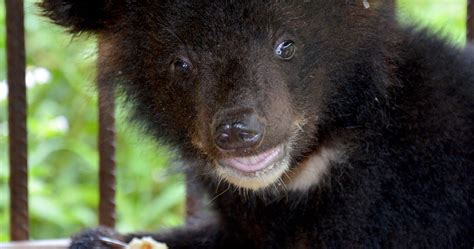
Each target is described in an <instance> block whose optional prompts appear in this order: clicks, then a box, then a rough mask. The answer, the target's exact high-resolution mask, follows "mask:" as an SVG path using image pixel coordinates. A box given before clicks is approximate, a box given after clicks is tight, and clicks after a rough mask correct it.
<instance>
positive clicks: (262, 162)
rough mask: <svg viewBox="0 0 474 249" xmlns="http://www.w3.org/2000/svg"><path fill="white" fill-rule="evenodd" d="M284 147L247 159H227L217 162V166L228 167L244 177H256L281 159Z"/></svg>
mask: <svg viewBox="0 0 474 249" xmlns="http://www.w3.org/2000/svg"><path fill="white" fill-rule="evenodd" d="M283 152H284V147H283V146H281V145H280V146H277V147H274V148H272V149H269V150H267V151H264V152H262V153H260V154H257V155H252V156H248V157H229V158H224V159H221V160H219V164H220V165H222V166H224V167H230V168H232V169H234V170H236V171H239V172H240V173H241V174H243V175H246V176H258V175H259V174H263V173H265V172H266V171H268V170H271V168H273V166H274V165H275V162H277V161H279V160H281V159H282V156H283V154H284V153H283Z"/></svg>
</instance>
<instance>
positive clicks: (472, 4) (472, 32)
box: [467, 0, 474, 42]
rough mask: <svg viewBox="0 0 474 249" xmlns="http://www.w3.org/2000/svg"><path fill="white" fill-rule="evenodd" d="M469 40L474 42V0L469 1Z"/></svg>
mask: <svg viewBox="0 0 474 249" xmlns="http://www.w3.org/2000/svg"><path fill="white" fill-rule="evenodd" d="M467 40H468V41H470V42H472V41H474V0H467Z"/></svg>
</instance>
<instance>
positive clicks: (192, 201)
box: [186, 174, 205, 225]
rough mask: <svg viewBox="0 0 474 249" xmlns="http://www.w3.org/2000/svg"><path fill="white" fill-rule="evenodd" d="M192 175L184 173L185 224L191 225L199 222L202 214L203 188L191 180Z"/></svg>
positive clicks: (203, 205)
mask: <svg viewBox="0 0 474 249" xmlns="http://www.w3.org/2000/svg"><path fill="white" fill-rule="evenodd" d="M193 179H195V177H194V176H192V175H190V174H186V224H188V225H191V224H194V222H199V220H200V217H201V216H202V215H204V211H205V210H204V207H205V204H204V198H203V196H202V193H203V191H204V190H203V189H202V188H201V187H200V185H198V184H197V183H196V182H194V181H193Z"/></svg>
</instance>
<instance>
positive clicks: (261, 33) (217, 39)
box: [131, 0, 304, 44]
mask: <svg viewBox="0 0 474 249" xmlns="http://www.w3.org/2000/svg"><path fill="white" fill-rule="evenodd" d="M157 2H160V1H156V2H154V3H149V4H150V5H149V6H147V7H142V8H140V9H141V11H140V12H135V14H134V16H132V17H131V18H135V19H136V20H135V22H133V23H140V24H141V25H146V26H147V30H146V32H148V33H150V32H152V33H155V34H156V35H157V36H159V37H160V38H163V37H166V36H174V37H175V38H177V37H179V38H180V39H182V40H185V42H189V43H197V44H207V43H222V41H223V40H229V39H233V40H234V41H235V40H248V39H252V38H267V37H269V36H272V35H275V34H276V33H278V32H279V31H281V30H284V29H288V30H291V29H292V27H290V26H293V27H301V26H302V25H301V23H298V20H299V19H302V17H303V16H304V6H303V5H304V1H292V2H284V1H281V2H280V1H249V0H239V1H237V0H236V1H232V0H225V1H216V0H212V1H202V0H199V1H189V0H188V1H170V2H169V3H167V4H159V3H157ZM169 38H171V37H169Z"/></svg>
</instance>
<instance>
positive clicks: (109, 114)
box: [98, 38, 116, 228]
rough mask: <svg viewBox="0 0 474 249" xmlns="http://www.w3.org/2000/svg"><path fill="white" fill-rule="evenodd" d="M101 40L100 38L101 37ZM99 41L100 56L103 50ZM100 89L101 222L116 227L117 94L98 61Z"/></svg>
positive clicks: (102, 224)
mask: <svg viewBox="0 0 474 249" xmlns="http://www.w3.org/2000/svg"><path fill="white" fill-rule="evenodd" d="M99 41H100V38H99ZM100 44H101V43H100V42H99V58H100V54H101V53H102V52H101V51H103V48H101V46H100ZM98 67H99V70H98V71H99V76H98V89H99V138H98V139H99V141H98V143H99V160H100V162H99V192H100V200H99V224H100V225H101V226H106V227H110V228H113V227H115V220H116V212H115V185H116V183H115V182H116V179H115V175H116V174H115V172H116V162H115V116H114V115H115V100H114V98H115V96H114V90H113V87H112V86H111V85H110V84H109V83H108V82H107V79H104V78H102V77H101V76H100V71H101V70H100V67H101V63H100V62H99V63H98Z"/></svg>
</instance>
